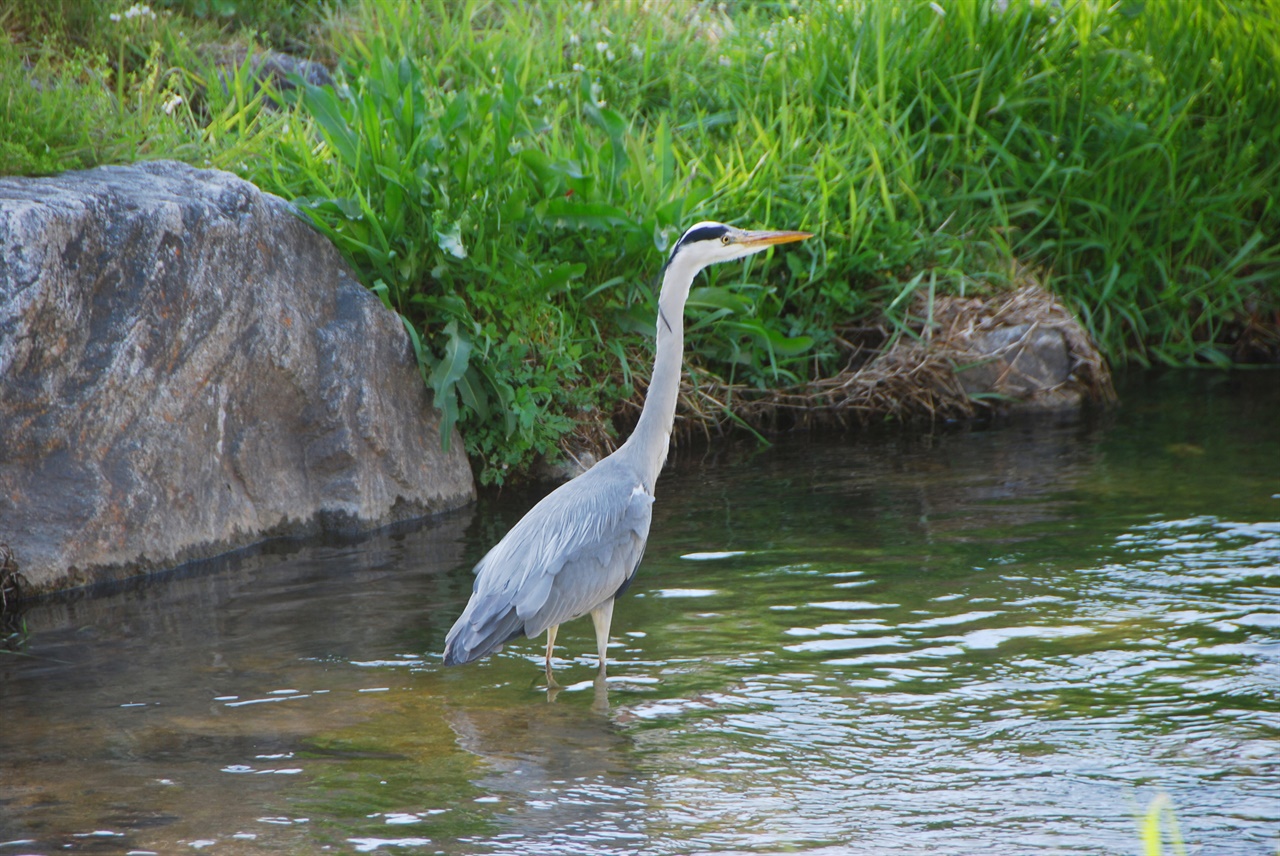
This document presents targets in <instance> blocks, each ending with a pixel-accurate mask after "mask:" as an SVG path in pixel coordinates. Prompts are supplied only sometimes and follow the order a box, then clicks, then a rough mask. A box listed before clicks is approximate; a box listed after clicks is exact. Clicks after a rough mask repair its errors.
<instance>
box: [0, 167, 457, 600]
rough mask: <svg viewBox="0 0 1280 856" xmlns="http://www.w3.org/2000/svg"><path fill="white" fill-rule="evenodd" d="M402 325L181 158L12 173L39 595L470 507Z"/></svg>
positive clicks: (29, 552) (10, 516)
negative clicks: (270, 542) (300, 536)
mask: <svg viewBox="0 0 1280 856" xmlns="http://www.w3.org/2000/svg"><path fill="white" fill-rule="evenodd" d="M474 490H475V489H474V484H473V482H472V477H471V471H470V468H469V466H468V464H467V461H466V459H465V457H464V454H463V451H462V444H461V442H460V441H459V439H458V437H457V436H456V435H455V436H454V437H453V438H452V441H451V443H450V445H449V451H448V452H445V451H443V450H442V444H441V438H440V425H439V420H438V418H437V414H436V412H435V411H434V409H433V408H432V406H431V401H430V396H429V393H428V392H427V391H426V390H425V389H424V386H423V383H422V381H421V379H420V378H419V375H418V373H417V369H416V364H415V361H414V359H413V356H412V354H411V352H410V348H409V344H408V341H407V337H406V335H405V331H404V330H403V328H402V327H401V325H400V322H399V320H398V319H397V317H396V316H395V315H394V314H393V313H391V312H388V311H387V310H386V309H385V308H384V307H383V306H382V305H381V304H380V303H379V301H378V300H377V299H376V298H375V297H374V296H373V295H372V294H370V293H369V292H368V291H367V290H366V289H364V288H363V287H361V286H360V285H359V284H358V283H357V282H356V281H355V280H354V279H353V278H352V276H351V274H350V272H349V270H348V269H347V267H346V266H345V264H344V263H343V261H342V259H341V258H340V257H339V256H338V254H337V252H336V251H335V250H334V249H333V247H332V246H331V245H330V244H329V243H328V241H327V240H326V239H324V238H323V237H322V236H321V235H319V234H318V233H317V232H315V231H314V230H313V229H311V228H310V227H309V226H308V225H307V224H305V223H304V222H303V221H302V220H301V219H299V218H298V217H297V216H295V215H294V214H293V213H292V212H291V210H290V209H289V206H288V204H287V203H285V202H284V201H283V200H281V199H278V198H276V197H274V196H271V195H270V194H265V193H263V192H261V191H260V190H258V189H257V188H256V187H254V186H253V185H251V184H249V183H247V182H245V181H242V180H240V179H238V178H236V177H235V176H232V175H229V174H227V173H223V172H218V171H213V170H198V169H194V168H192V167H190V166H187V165H185V164H180V163H172V162H156V163H147V164H140V165H137V166H132V167H102V168H99V169H94V170H89V171H85V172H78V173H67V174H64V175H62V176H58V177H56V178H42V179H22V178H8V179H0V542H7V543H8V544H9V546H10V547H11V548H12V552H13V558H14V560H15V561H16V563H17V567H18V571H19V572H20V573H21V575H22V577H23V591H24V593H38V592H44V591H49V590H52V589H56V588H61V587H66V586H70V585H77V584H82V583H86V582H90V581H94V580H97V579H100V578H103V577H108V576H121V575H125V574H129V573H139V572H144V571H148V570H153V569H160V568H165V567H170V566H173V565H175V564H179V563H182V562H184V561H187V560H191V559H195V558H202V557H206V556H211V555H216V554H218V553H221V552H225V551H227V550H229V549H233V548H236V547H239V546H242V545H247V544H251V543H254V542H258V541H261V540H263V539H265V538H268V537H272V536H277V535H286V534H296V533H305V532H314V531H317V530H319V529H324V528H340V529H343V530H347V531H352V530H360V529H368V528H374V527H377V526H380V525H383V524H386V523H390V522H394V521H397V520H403V519H407V518H411V517H416V516H422V515H426V514H431V513H434V512H437V511H443V510H445V509H449V508H453V507H456V506H459V505H462V504H465V503H467V502H469V501H470V500H471V499H472V498H473V496H474Z"/></svg>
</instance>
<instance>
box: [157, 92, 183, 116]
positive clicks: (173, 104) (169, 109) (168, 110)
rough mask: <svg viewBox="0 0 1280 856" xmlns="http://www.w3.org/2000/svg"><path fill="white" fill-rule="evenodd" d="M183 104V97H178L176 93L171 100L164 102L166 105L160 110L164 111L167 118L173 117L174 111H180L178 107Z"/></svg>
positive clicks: (171, 96)
mask: <svg viewBox="0 0 1280 856" xmlns="http://www.w3.org/2000/svg"><path fill="white" fill-rule="evenodd" d="M181 103H182V96H181V95H178V94H177V93H174V94H173V95H170V96H169V100H168V101H166V102H164V104H163V105H162V106H161V108H160V109H161V110H164V114H165V115H166V116H172V115H173V111H174V110H176V109H178V105H179V104H181Z"/></svg>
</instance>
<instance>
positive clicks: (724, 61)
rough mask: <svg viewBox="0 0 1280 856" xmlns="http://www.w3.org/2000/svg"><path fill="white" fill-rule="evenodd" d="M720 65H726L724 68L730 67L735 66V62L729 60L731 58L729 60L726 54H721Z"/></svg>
mask: <svg viewBox="0 0 1280 856" xmlns="http://www.w3.org/2000/svg"><path fill="white" fill-rule="evenodd" d="M720 64H721V65H724V66H730V65H733V60H731V59H729V58H728V57H727V56H725V55H724V54H721V55H720Z"/></svg>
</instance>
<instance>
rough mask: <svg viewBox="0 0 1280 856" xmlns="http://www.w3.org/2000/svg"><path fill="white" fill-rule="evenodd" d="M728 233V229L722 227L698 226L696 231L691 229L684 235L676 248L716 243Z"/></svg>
mask: <svg viewBox="0 0 1280 856" xmlns="http://www.w3.org/2000/svg"><path fill="white" fill-rule="evenodd" d="M728 231H729V227H727V226H722V225H715V226H699V227H698V228H697V229H691V230H690V231H688V232H686V233H685V236H684V237H683V238H681V239H680V243H678V244H676V248H677V249H679V248H680V247H683V246H685V245H686V244H694V243H697V242H698V241H717V240H719V239H720V238H722V237H724V236H725V235H726V234H727V233H728Z"/></svg>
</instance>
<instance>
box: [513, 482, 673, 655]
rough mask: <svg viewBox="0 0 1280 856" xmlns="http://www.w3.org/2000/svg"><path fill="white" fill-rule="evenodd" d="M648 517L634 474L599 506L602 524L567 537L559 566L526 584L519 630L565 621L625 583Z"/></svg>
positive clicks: (649, 504) (533, 631)
mask: <svg viewBox="0 0 1280 856" xmlns="http://www.w3.org/2000/svg"><path fill="white" fill-rule="evenodd" d="M652 517H653V497H652V496H651V495H650V494H649V493H648V492H647V491H646V490H645V489H644V487H643V485H641V484H640V483H639V481H638V480H637V481H636V483H635V484H633V485H631V490H630V492H629V493H628V494H627V495H626V498H625V505H622V506H621V507H620V508H610V509H608V510H607V511H606V510H604V509H601V513H600V514H599V515H598V519H599V520H600V521H602V523H603V525H601V526H600V527H598V528H596V527H592V531H588V532H585V533H582V537H581V538H578V539H571V541H572V544H571V545H569V549H567V550H566V551H565V552H564V554H563V558H562V560H561V561H560V568H559V570H557V571H555V572H554V573H553V574H551V575H550V576H548V577H544V578H542V580H540V584H538V585H534V586H530V587H529V589H528V591H527V593H526V594H525V595H524V596H523V597H521V598H520V599H519V601H518V602H517V604H516V609H517V612H518V613H519V614H520V616H521V617H522V618H524V620H525V633H526V634H528V635H529V636H536V635H538V634H539V633H541V632H542V631H544V630H546V629H547V628H548V627H552V626H554V625H557V624H562V623H563V622H565V621H571V620H573V619H575V618H577V617H579V616H581V615H586V614H587V613H588V612H590V611H591V610H593V609H595V608H596V607H598V606H600V605H601V604H603V603H604V602H605V601H608V600H610V599H612V598H613V597H615V596H616V595H617V594H618V593H619V592H620V591H621V590H623V589H624V588H626V587H627V585H628V583H629V582H630V580H631V577H632V576H634V575H635V572H636V568H637V566H639V564H640V559H641V558H642V557H643V556H644V547H645V542H646V540H647V539H648V537H649V524H650V521H651V520H652Z"/></svg>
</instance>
